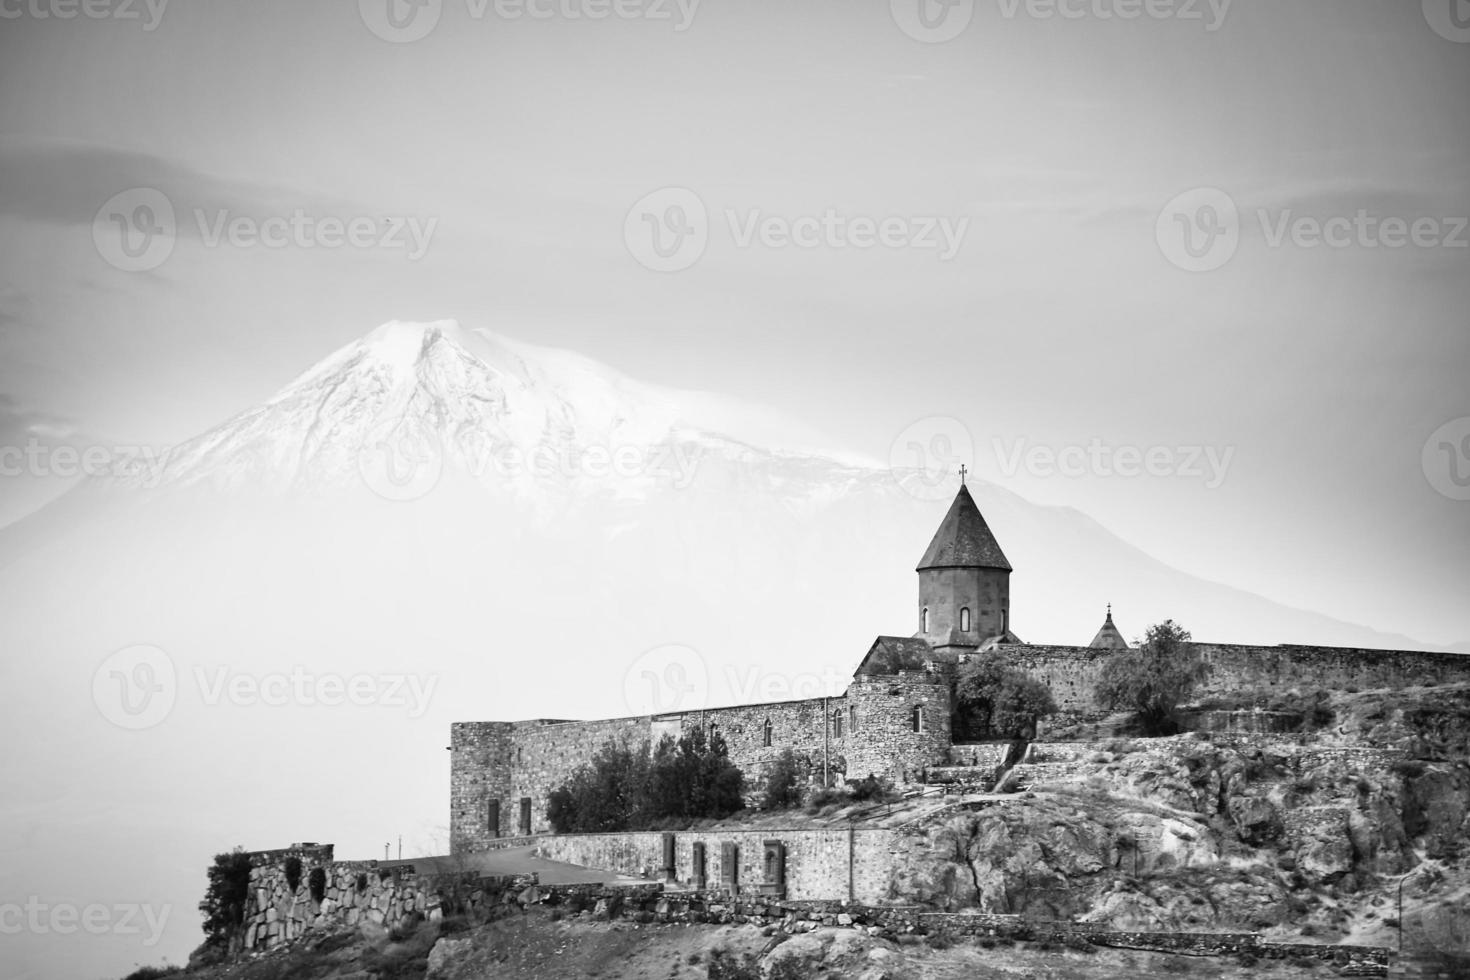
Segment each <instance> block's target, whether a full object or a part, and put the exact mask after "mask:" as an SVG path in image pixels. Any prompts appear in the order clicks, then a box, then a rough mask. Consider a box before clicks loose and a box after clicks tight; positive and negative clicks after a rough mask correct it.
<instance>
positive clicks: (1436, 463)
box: [1421, 418, 1470, 500]
mask: <svg viewBox="0 0 1470 980" xmlns="http://www.w3.org/2000/svg"><path fill="white" fill-rule="evenodd" d="M1421 461H1422V463H1423V466H1424V476H1425V478H1426V479H1428V480H1429V485H1430V486H1431V487H1433V488H1434V489H1435V490H1436V491H1438V492H1439V493H1441V494H1443V495H1444V496H1446V497H1449V498H1450V499H1451V500H1470V418H1462V419H1455V420H1454V421H1453V422H1446V423H1445V424H1444V425H1442V426H1440V427H1439V428H1438V429H1436V430H1435V431H1434V435H1432V436H1430V437H1429V440H1428V441H1427V442H1425V443H1424V453H1423V456H1422V458H1421Z"/></svg>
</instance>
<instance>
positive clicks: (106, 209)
mask: <svg viewBox="0 0 1470 980" xmlns="http://www.w3.org/2000/svg"><path fill="white" fill-rule="evenodd" d="M178 237H179V226H178V221H177V219H176V218H175V216H174V206H173V202H172V201H170V200H169V199H168V197H167V195H165V194H164V193H163V192H162V191H159V190H155V189H154V188H152V187H134V188H131V189H130V190H125V191H123V192H121V193H119V194H114V195H113V196H112V197H110V198H108V199H107V203H106V204H104V205H102V207H100V208H98V209H97V214H96V216H95V217H94V218H93V219H92V243H93V244H94V245H96V246H97V254H99V255H101V256H102V258H103V259H105V260H106V261H107V263H108V264H109V265H111V266H114V267H116V268H118V269H121V270H123V271H124V272H147V271H148V270H150V269H156V268H158V267H159V266H161V265H163V263H164V262H166V261H168V257H169V256H170V255H172V254H173V251H174V242H175V241H177V239H178Z"/></svg>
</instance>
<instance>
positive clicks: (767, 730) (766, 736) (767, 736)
mask: <svg viewBox="0 0 1470 980" xmlns="http://www.w3.org/2000/svg"><path fill="white" fill-rule="evenodd" d="M761 741H762V742H764V743H765V746H766V748H770V747H771V719H769V718H767V719H766V724H765V726H764V727H763V728H762V729H761Z"/></svg>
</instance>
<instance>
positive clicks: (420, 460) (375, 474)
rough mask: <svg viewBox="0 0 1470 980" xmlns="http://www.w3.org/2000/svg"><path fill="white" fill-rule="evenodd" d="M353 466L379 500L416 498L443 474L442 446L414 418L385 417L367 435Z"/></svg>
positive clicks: (434, 436)
mask: <svg viewBox="0 0 1470 980" xmlns="http://www.w3.org/2000/svg"><path fill="white" fill-rule="evenodd" d="M357 468H358V472H359V473H361V474H362V482H364V483H366V484H367V486H368V489H369V490H371V491H372V492H373V493H375V494H377V495H378V496H380V497H382V498H383V499H385V500H393V501H398V502H403V501H409V500H417V499H419V498H420V497H422V496H424V495H425V494H427V493H428V492H429V491H430V490H433V489H434V487H435V486H437V485H438V483H439V477H440V476H441V475H443V472H444V452H443V447H442V446H441V445H440V443H439V439H438V437H437V436H436V435H435V434H434V433H433V432H432V431H430V429H429V428H428V426H427V425H425V424H424V423H423V422H421V421H419V420H418V419H415V418H409V417H404V418H398V419H389V420H387V421H385V422H381V423H379V424H378V425H376V426H374V427H373V429H372V431H371V432H370V433H369V434H368V440H367V443H366V444H365V445H364V446H363V447H362V449H361V451H359V452H358V455H357Z"/></svg>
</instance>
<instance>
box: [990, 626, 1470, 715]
mask: <svg viewBox="0 0 1470 980" xmlns="http://www.w3.org/2000/svg"><path fill="white" fill-rule="evenodd" d="M1190 645H1191V646H1192V647H1193V648H1194V649H1195V650H1196V651H1198V652H1199V653H1200V654H1201V655H1202V656H1203V657H1204V659H1205V662H1206V663H1208V664H1209V665H1210V676H1209V678H1208V680H1207V681H1206V682H1205V684H1204V686H1203V687H1202V688H1201V689H1200V690H1199V691H1198V692H1197V697H1198V698H1199V699H1200V700H1208V699H1210V698H1217V697H1228V696H1231V695H1239V694H1242V693H1267V692H1285V691H1287V690H1289V689H1291V688H1293V687H1303V688H1325V689H1328V690H1339V691H1341V690H1347V689H1349V688H1358V689H1363V690H1367V689H1371V688H1385V687H1386V688H1395V687H1410V686H1413V685H1423V684H1431V683H1434V684H1453V683H1461V682H1465V681H1470V656H1465V655H1463V654H1454V653H1427V652H1424V651H1415V650H1363V649H1350V648H1340V647H1306V646H1274V647H1258V646H1241V645H1237V644H1224V643H1193V644H1190ZM1114 655H1115V652H1114V651H1110V650H1094V649H1091V648H1089V647H1068V646H1021V645H1015V646H1003V647H999V648H997V649H996V650H995V651H994V653H984V654H974V655H973V656H994V657H996V658H999V659H1003V660H1004V661H1005V662H1007V663H1009V664H1011V665H1013V666H1015V667H1018V668H1020V669H1022V670H1025V671H1027V672H1028V673H1030V674H1032V675H1033V676H1035V677H1036V678H1037V679H1038V680H1040V681H1042V682H1043V683H1045V684H1046V685H1047V686H1048V687H1050V688H1051V690H1052V696H1053V697H1055V698H1056V701H1057V705H1058V707H1060V708H1061V709H1062V710H1063V711H1077V712H1081V713H1084V714H1092V713H1097V712H1098V711H1099V710H1100V708H1099V706H1098V704H1097V702H1096V701H1095V700H1094V698H1093V691H1094V690H1096V687H1097V682H1098V680H1099V679H1100V678H1101V677H1102V673H1103V671H1104V670H1106V669H1107V664H1108V661H1109V659H1110V658H1111V657H1113V656H1114Z"/></svg>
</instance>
